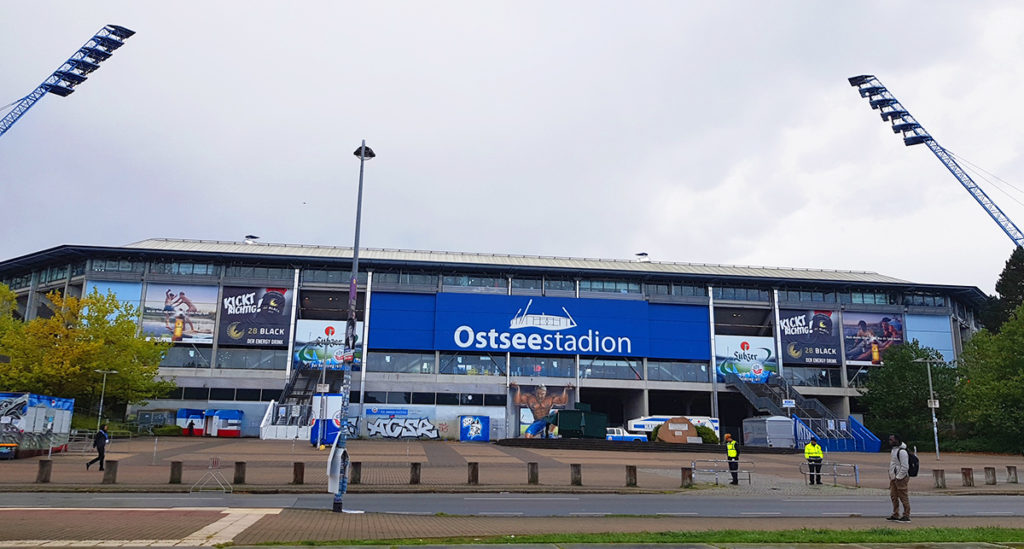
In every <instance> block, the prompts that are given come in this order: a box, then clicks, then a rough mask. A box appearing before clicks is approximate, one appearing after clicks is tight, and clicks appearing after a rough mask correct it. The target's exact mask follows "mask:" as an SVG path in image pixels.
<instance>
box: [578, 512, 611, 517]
mask: <svg viewBox="0 0 1024 549" xmlns="http://www.w3.org/2000/svg"><path fill="white" fill-rule="evenodd" d="M607 514H608V513H569V516H573V517H603V516H605V515H607Z"/></svg>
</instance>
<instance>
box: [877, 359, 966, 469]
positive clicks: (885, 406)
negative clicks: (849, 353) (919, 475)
mask: <svg viewBox="0 0 1024 549" xmlns="http://www.w3.org/2000/svg"><path fill="white" fill-rule="evenodd" d="M882 359H883V360H882V366H881V367H879V368H876V369H873V370H872V371H871V373H870V375H869V376H868V381H867V383H866V385H865V393H864V396H862V397H861V402H862V403H863V404H864V405H865V407H866V408H867V413H866V414H865V418H864V421H865V424H866V426H867V427H868V428H869V429H871V430H872V431H873V432H874V433H875V434H876V435H878V436H879V438H882V439H883V440H884V439H885V437H886V435H888V434H890V433H897V434H899V435H900V436H901V437H902V438H903V440H904V441H906V442H907V444H908V445H910V444H917V445H918V446H922V447H925V448H932V449H934V447H935V444H934V442H933V440H934V437H933V436H932V414H931V411H930V410H929V409H928V399H929V398H930V397H929V396H928V364H927V363H925V362H915V361H917V360H931V361H934V362H933V363H932V366H931V375H932V386H933V388H934V390H935V394H936V396H935V398H937V399H938V400H939V401H940V402H942V403H943V407H942V408H940V409H938V410H936V414H937V417H938V418H939V419H940V420H941V419H946V418H949V417H952V410H951V409H952V408H953V406H952V405H953V404H954V402H953V401H954V392H955V387H956V369H955V368H953V367H951V366H948V365H946V363H945V361H944V359H943V358H942V355H941V354H940V353H939V352H938V351H936V350H935V349H932V348H929V347H922V346H921V345H920V344H919V343H918V342H917V341H912V342H910V343H904V344H903V345H897V346H895V347H890V348H889V349H887V350H886V351H885V353H884V354H883V356H882Z"/></svg>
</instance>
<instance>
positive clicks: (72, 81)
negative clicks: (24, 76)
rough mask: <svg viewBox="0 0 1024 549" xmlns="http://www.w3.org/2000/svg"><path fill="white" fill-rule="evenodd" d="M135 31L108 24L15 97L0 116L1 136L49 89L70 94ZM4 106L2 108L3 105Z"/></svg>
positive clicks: (53, 91)
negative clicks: (51, 71) (5, 111)
mask: <svg viewBox="0 0 1024 549" xmlns="http://www.w3.org/2000/svg"><path fill="white" fill-rule="evenodd" d="M133 34H135V31H133V30H129V29H126V28H124V27H121V26H118V25H106V26H104V27H103V28H101V29H100V30H99V31H97V32H96V34H95V35H93V37H92V38H90V39H89V41H88V42H86V43H85V45H83V46H82V47H81V48H78V51H76V52H75V53H74V55H72V56H71V57H70V58H68V60H67V61H65V62H64V63H62V64H61V66H60V67H58V68H57V70H55V71H53V73H52V74H50V76H47V77H46V80H43V83H42V84H39V86H38V87H36V89H34V90H32V93H30V94H28V95H26V96H25V97H22V98H21V99H19V100H18V101H16V102H15V103H14V104H13V105H14V108H12V109H11V111H10V112H9V113H7V114H6V115H5V116H4V117H3V118H2V119H0V136H3V135H4V134H5V133H7V130H9V129H11V127H12V126H14V123H15V122H17V121H18V120H19V119H20V118H21V117H22V116H25V113H27V112H28V110H29V109H31V108H32V107H33V106H34V105H35V104H36V103H37V102H38V101H39V100H40V99H42V98H43V96H45V95H46V94H47V93H52V94H54V95H59V96H60V97H67V96H69V95H71V94H72V93H74V91H75V86H77V85H79V84H81V83H82V82H85V81H86V80H87V79H88V76H87V75H88V74H89V73H91V72H92V71H94V70H96V69H98V68H100V63H102V62H104V61H106V60H107V59H110V56H111V55H112V54H113V53H114V50H116V49H117V48H120V47H121V46H123V45H124V41H125V40H127V39H128V38H131V36H132V35H133ZM0 110H3V109H0Z"/></svg>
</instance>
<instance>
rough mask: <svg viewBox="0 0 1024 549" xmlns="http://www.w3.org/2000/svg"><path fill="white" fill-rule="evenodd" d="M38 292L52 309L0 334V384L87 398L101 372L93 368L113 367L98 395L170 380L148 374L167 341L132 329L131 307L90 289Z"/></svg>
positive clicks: (135, 392) (143, 393) (135, 396)
mask: <svg viewBox="0 0 1024 549" xmlns="http://www.w3.org/2000/svg"><path fill="white" fill-rule="evenodd" d="M46 297H47V299H48V300H49V303H48V305H49V306H50V308H51V310H52V312H53V316H51V317H49V318H35V319H33V320H30V321H28V322H24V323H20V322H19V323H15V324H14V328H13V329H8V330H7V331H6V333H2V334H0V355H6V356H7V357H9V359H10V362H9V363H7V364H0V388H3V389H4V390H9V391H28V392H34V393H41V394H45V395H51V396H59V397H65V398H75V399H81V400H84V401H85V402H87V403H90V404H95V403H97V402H98V400H99V397H100V390H101V388H100V384H101V383H102V379H103V375H102V374H100V373H97V372H96V371H95V370H117V372H118V373H117V374H116V375H111V376H108V377H107V386H106V393H105V398H106V399H107V401H108V402H112V403H122V404H128V403H136V402H142V401H145V400H146V399H147V398H153V397H157V396H161V395H163V394H165V393H166V392H167V391H168V390H169V389H170V388H172V387H174V383H173V382H169V381H159V380H157V379H156V376H157V368H158V366H159V364H160V360H161V358H162V357H163V355H164V353H165V352H166V351H167V348H168V347H169V346H170V344H168V343H161V342H156V341H146V340H145V339H143V338H140V337H139V336H138V335H137V332H138V330H137V319H138V310H137V308H136V307H134V306H132V305H129V304H125V303H121V302H120V301H118V300H117V297H116V296H115V295H114V294H112V293H111V294H107V295H101V294H99V293H98V292H97V291H96V290H93V293H91V294H89V295H87V296H84V297H81V298H77V297H70V296H69V297H64V296H61V295H60V294H59V293H57V292H51V293H50V294H48V295H47V296H46ZM0 303H2V293H0Z"/></svg>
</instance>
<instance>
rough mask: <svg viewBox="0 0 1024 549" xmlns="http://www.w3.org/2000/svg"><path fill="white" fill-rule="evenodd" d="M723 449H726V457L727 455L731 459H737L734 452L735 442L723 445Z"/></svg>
mask: <svg viewBox="0 0 1024 549" xmlns="http://www.w3.org/2000/svg"><path fill="white" fill-rule="evenodd" d="M725 449H726V455H728V456H729V457H731V458H734V457H737V456H739V455H740V454H739V452H737V451H736V441H735V440H730V441H729V442H728V443H727V444H726V445H725Z"/></svg>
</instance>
